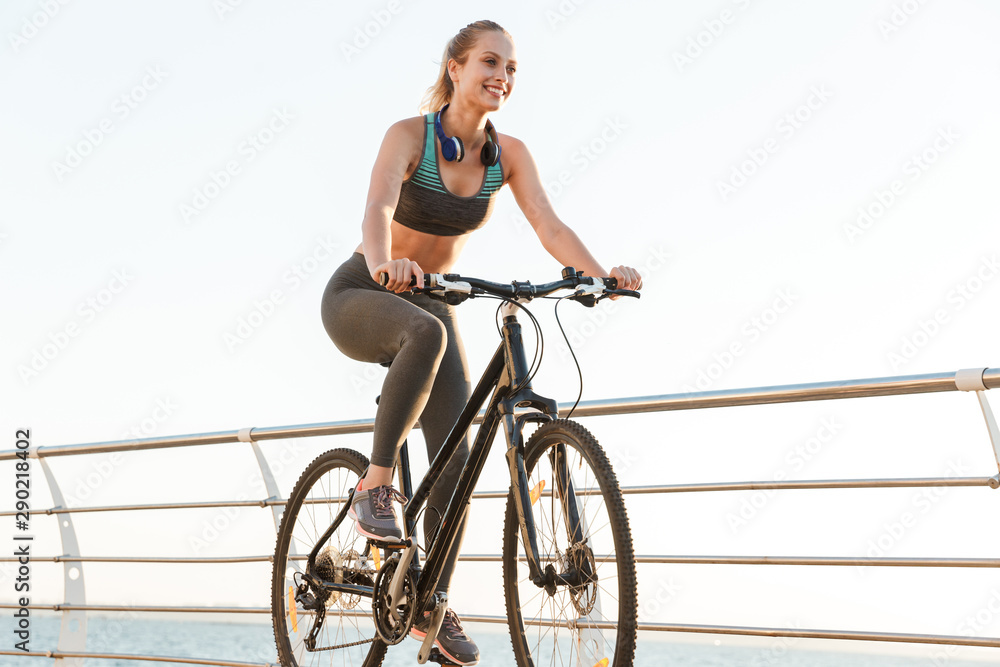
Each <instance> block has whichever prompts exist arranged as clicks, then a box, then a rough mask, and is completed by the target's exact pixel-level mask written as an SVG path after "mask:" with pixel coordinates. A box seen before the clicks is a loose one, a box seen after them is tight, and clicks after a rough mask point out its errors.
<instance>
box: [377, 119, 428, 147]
mask: <svg viewBox="0 0 1000 667" xmlns="http://www.w3.org/2000/svg"><path fill="white" fill-rule="evenodd" d="M423 140H424V117H423V116H413V117H411V118H404V119H403V120H398V121H396V122H395V123H393V124H392V125H390V126H389V129H388V130H386V132H385V138H384V139H383V142H385V143H392V144H393V146H394V147H395V148H401V147H403V146H406V145H409V144H413V143H414V142H416V143H417V144H418V146H417V150H420V146H419V144H421V143H423Z"/></svg>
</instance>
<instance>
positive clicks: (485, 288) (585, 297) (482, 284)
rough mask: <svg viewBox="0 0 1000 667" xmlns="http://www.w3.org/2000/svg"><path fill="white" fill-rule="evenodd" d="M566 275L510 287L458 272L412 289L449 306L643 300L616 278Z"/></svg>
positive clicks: (383, 279) (567, 271) (430, 277)
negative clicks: (487, 301) (493, 299)
mask: <svg viewBox="0 0 1000 667" xmlns="http://www.w3.org/2000/svg"><path fill="white" fill-rule="evenodd" d="M562 275H563V279H562V280H556V281H554V282H550V283H543V284H541V285H533V284H532V283H531V282H528V281H524V282H521V281H513V282H511V283H508V284H502V283H494V282H491V281H489V280H483V279H481V278H472V277H469V276H461V275H458V274H457V273H425V274H424V285H423V287H416V276H414V277H412V278H411V279H410V286H411V287H414V289H413V291H414V292H416V293H425V294H427V295H429V296H432V297H437V298H444V300H446V301H448V302H449V303H460V302H461V301H464V300H465V299H468V298H471V297H475V296H483V295H492V296H497V297H500V298H504V299H515V300H523V301H530V300H532V299H535V298H540V297H544V296H548V295H550V294H552V293H553V292H558V291H559V290H563V289H575V290H576V291H577V294H574V295H573V296H571V297H569V298H570V299H573V300H574V301H579V302H580V303H583V304H584V305H585V306H594V305H596V304H597V302H598V301H600V300H601V299H604V298H606V297H608V296H612V295H621V296H631V297H635V298H637V299H638V298H639V297H640V294H639V292H637V291H634V290H626V289H618V281H617V280H616V279H615V278H610V277H609V278H596V277H593V276H584V275H583V271H576V270H575V269H573V267H571V266H567V267H566V268H564V269H563V271H562ZM388 282H389V275H388V274H386V273H384V272H383V273H380V274H379V284H381V285H382V286H385V285H386V284H387V283H388ZM446 297H451V298H446ZM456 297H457V298H456Z"/></svg>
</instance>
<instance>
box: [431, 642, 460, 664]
mask: <svg viewBox="0 0 1000 667" xmlns="http://www.w3.org/2000/svg"><path fill="white" fill-rule="evenodd" d="M427 660H428V661H429V662H436V663H438V664H439V665H444V667H462V665H458V664H456V663H454V662H452V661H451V659H450V658H448V657H446V656H445V654H444V653H442V652H441V651H439V650H438V647H437V646H435V647H434V648H432V649H431V654H430V655H429V656H427Z"/></svg>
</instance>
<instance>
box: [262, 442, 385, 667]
mask: <svg viewBox="0 0 1000 667" xmlns="http://www.w3.org/2000/svg"><path fill="white" fill-rule="evenodd" d="M367 467H368V459H366V458H365V457H364V456H363V455H361V454H359V453H358V452H355V451H352V450H350V449H335V450H331V451H328V452H325V453H323V454H321V455H320V456H319V457H317V458H316V460H314V461H313V462H312V463H311V464H309V467H308V468H306V469H305V471H304V472H303V473H302V475H301V476H300V477H299V481H298V482H296V483H295V488H294V489H292V493H291V495H290V496H289V497H288V502H287V503H286V504H285V512H284V514H282V516H281V527H280V528H279V529H278V540H277V544H276V546H275V549H274V569H273V571H272V575H271V620H272V623H273V625H274V642H275V644H276V645H277V648H278V660H279V661H280V662H281V665H282V667H303V666H304V665H316V666H319V665H323V666H329V667H341V666H344V667H346V666H347V665H352V666H355V665H364V667H378V665H381V664H382V658H383V657H384V655H385V650H386V646H385V644H383V643H382V642H381V641H380V640H379V639H378V638H377V637H376V636H375V626H374V625H373V623H372V620H371V597H363V596H362V595H357V594H346V593H326V594H319V595H316V593H317V591H315V590H313V591H310V594H311V595H312V596H313V597H312V599H308V600H305V601H304V600H303V597H302V596H301V595H299V596H298V597H297V595H296V593H297V592H298V587H299V584H300V583H301V582H302V573H303V572H305V570H306V560H307V558H308V555H309V552H310V551H311V550H312V548H313V545H315V544H316V542H317V541H318V540H319V538H320V537H322V535H323V533H324V532H325V531H326V529H327V528H329V526H330V525H331V524H332V523H333V521H334V519H335V518H336V516H337V513H338V512H339V511H340V509H341V507H343V504H344V499H345V498H346V497H347V494H348V493H349V492H350V491H351V489H352V488H354V487H355V486H357V484H358V480H359V479H360V478H361V475H362V474H363V473H364V471H365V469H366V468H367ZM366 547H367V540H366V539H365V538H363V537H361V536H360V535H358V533H357V531H355V530H354V521H352V520H350V519H347V520H345V521H344V522H343V523H341V524H340V525H339V526H338V527H337V530H336V531H334V533H333V535H332V536H331V537H330V539H329V541H328V542H327V543H326V544H325V545H324V546H323V548H322V550H321V551H320V552H319V553H318V554H317V557H316V574H317V576H319V577H321V578H323V579H326V580H329V581H336V582H338V583H350V584H357V585H359V586H365V587H370V586H373V585H374V581H375V566H374V563H373V562H372V558H369V554H368V553H367V551H366ZM320 609H322V611H323V614H322V615H323V621H322V624H321V625H320V626H319V630H318V632H315V633H313V632H312V631H313V629H314V628H315V626H316V621H317V614H318V612H319V611H320ZM310 634H314V636H313V637H312V641H313V642H314V643H313V648H315V649H325V650H315V651H312V650H308V649H307V647H306V644H307V642H306V638H307V637H309V636H310ZM330 647H337V648H330Z"/></svg>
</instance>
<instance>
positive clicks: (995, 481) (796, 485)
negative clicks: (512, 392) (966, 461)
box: [0, 476, 1000, 516]
mask: <svg viewBox="0 0 1000 667" xmlns="http://www.w3.org/2000/svg"><path fill="white" fill-rule="evenodd" d="M931 486H942V487H943V486H988V487H990V488H991V489H996V488H1000V476H997V477H912V478H902V479H892V478H888V479H814V480H797V481H794V480H793V481H787V482H713V483H707V484H667V485H642V486H623V487H621V491H622V493H623V494H625V495H629V494H648V493H696V492H705V491H759V490H802V489H895V488H906V487H931ZM576 493H577V494H578V495H583V496H587V495H597V494H598V493H600V490H598V489H577V490H576ZM507 494H508V492H507V491H479V492H476V493H473V494H472V498H473V499H474V500H487V499H493V500H498V499H499V500H503V499H506V498H507ZM541 495H542V497H549V496H551V495H552V493H551V491H544V492H542V494H541ZM345 500H347V498H346V497H343V498H316V499H310V500H307V501H306V503H307V504H319V503H325V502H337V503H339V502H344V501H345ZM287 502H288V500H287V499H284V498H279V499H274V498H267V499H265V500H242V501H235V500H234V501H213V502H195V503H160V504H155V505H104V506H100V507H72V508H65V507H52V508H49V509H46V510H35V513H36V514H46V515H51V514H72V513H77V512H115V511H131V510H163V509H205V508H217V507H262V508H267V507H271V506H272V505H284V504H285V503H287ZM15 514H16V512H14V511H10V512H0V516H14V515H15Z"/></svg>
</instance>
